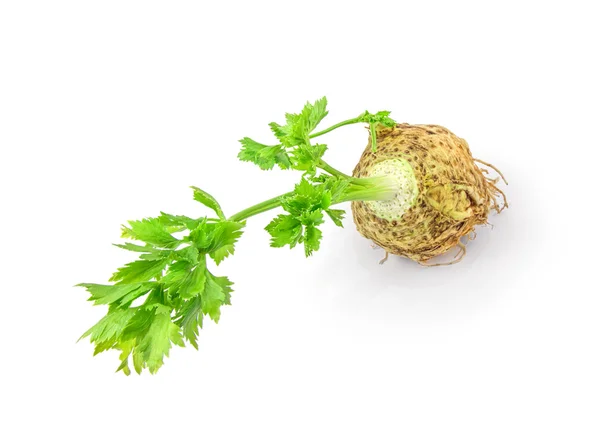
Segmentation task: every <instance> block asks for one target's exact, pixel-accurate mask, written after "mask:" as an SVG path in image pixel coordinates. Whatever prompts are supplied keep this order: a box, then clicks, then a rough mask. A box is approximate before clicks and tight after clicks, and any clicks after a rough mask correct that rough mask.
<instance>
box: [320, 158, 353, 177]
mask: <svg viewBox="0 0 600 436" xmlns="http://www.w3.org/2000/svg"><path fill="white" fill-rule="evenodd" d="M318 167H319V168H321V169H322V170H324V171H327V172H328V173H329V174H331V175H332V176H338V177H342V178H344V179H349V178H351V177H350V176H349V175H347V174H344V173H342V172H341V171H338V170H336V169H335V168H334V167H332V166H331V165H329V164H328V163H327V162H325V161H324V160H323V159H321V160H319V163H318Z"/></svg>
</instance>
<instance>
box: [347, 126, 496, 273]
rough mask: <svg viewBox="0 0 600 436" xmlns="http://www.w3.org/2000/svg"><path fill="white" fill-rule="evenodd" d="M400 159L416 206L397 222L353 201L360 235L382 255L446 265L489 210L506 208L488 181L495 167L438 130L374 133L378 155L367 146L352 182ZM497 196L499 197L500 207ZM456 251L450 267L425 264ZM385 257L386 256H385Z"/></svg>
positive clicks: (462, 248) (422, 128) (403, 129)
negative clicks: (413, 186)
mask: <svg viewBox="0 0 600 436" xmlns="http://www.w3.org/2000/svg"><path fill="white" fill-rule="evenodd" d="M388 159H404V160H406V161H407V162H408V163H409V164H410V165H411V167H412V169H413V171H414V172H415V176H416V178H417V182H418V188H419V194H418V196H417V199H416V202H415V204H414V205H413V206H412V207H411V208H410V209H409V210H408V211H407V212H405V213H404V215H402V216H401V217H399V218H398V219H395V220H389V219H383V218H380V217H378V216H377V215H375V213H374V212H373V210H372V209H371V208H370V206H369V205H368V204H367V203H364V202H353V203H352V214H353V216H354V223H355V224H356V228H357V229H358V231H359V233H360V234H361V235H363V236H364V237H366V238H368V239H371V240H372V241H373V242H374V243H375V244H376V245H378V246H380V247H382V248H383V249H384V250H385V251H386V253H390V254H395V255H398V256H404V257H407V258H409V259H412V260H414V261H416V262H419V263H420V264H422V265H426V266H437V265H450V264H453V263H457V262H459V261H460V260H461V259H462V258H463V257H464V255H465V253H466V247H465V246H464V244H463V243H462V242H461V238H462V237H463V236H468V237H469V239H470V237H471V235H472V234H474V232H475V230H474V229H475V226H477V225H482V224H486V223H487V220H488V215H489V212H490V210H492V209H494V210H495V211H496V212H498V213H500V212H501V211H502V210H503V209H504V208H506V207H508V203H507V200H506V196H505V195H504V192H502V190H500V188H498V187H497V186H496V184H497V182H498V181H499V180H498V179H496V180H494V179H492V178H491V177H488V176H486V174H489V173H488V170H487V169H485V168H480V167H479V166H478V165H477V163H479V164H481V165H484V166H487V167H488V168H491V169H493V170H494V171H495V172H496V173H498V175H499V176H500V178H502V180H503V181H504V182H505V183H506V179H505V178H504V176H503V175H502V173H501V172H500V171H499V170H498V169H497V168H496V167H494V166H493V165H491V164H489V163H487V162H484V161H481V160H479V159H475V158H473V156H472V155H471V152H470V150H469V146H468V144H467V142H466V141H465V140H464V139H461V138H459V137H457V136H456V135H454V134H453V133H452V132H450V131H449V130H448V129H446V128H444V127H442V126H436V125H410V124H398V125H396V126H395V127H392V128H386V127H382V128H378V129H377V150H376V151H375V152H372V151H371V142H370V138H369V142H368V145H367V147H366V148H365V151H364V152H363V154H362V157H361V159H360V161H359V163H358V164H357V166H356V168H355V169H354V171H353V173H352V175H353V176H354V177H368V176H369V174H370V170H371V169H372V168H373V166H374V165H376V164H377V163H379V162H381V161H384V160H388ZM496 197H499V198H502V203H503V204H502V206H500V205H499V203H498V200H497V198H496ZM455 246H458V247H459V248H460V251H459V253H458V255H460V257H457V258H456V259H455V260H453V261H452V262H449V263H446V264H433V265H432V264H430V263H428V262H427V261H429V260H430V259H432V258H433V257H435V256H438V255H440V254H443V253H446V252H448V251H449V250H450V249H452V248H453V247H455ZM386 258H387V257H386Z"/></svg>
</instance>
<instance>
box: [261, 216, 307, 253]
mask: <svg viewBox="0 0 600 436" xmlns="http://www.w3.org/2000/svg"><path fill="white" fill-rule="evenodd" d="M265 230H266V231H267V232H269V234H270V235H271V247H283V246H285V245H289V246H290V248H294V247H295V246H296V244H298V242H299V241H300V239H301V237H302V224H301V223H300V221H299V220H297V219H296V218H294V217H293V216H292V215H278V216H277V217H276V218H274V219H273V220H272V221H271V222H270V223H269V224H268V225H267V227H265Z"/></svg>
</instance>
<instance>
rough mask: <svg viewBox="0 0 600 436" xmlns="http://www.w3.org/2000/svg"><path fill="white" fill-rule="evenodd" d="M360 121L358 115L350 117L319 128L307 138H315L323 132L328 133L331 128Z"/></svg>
mask: <svg viewBox="0 0 600 436" xmlns="http://www.w3.org/2000/svg"><path fill="white" fill-rule="evenodd" d="M360 122H361V121H360V117H356V118H350V119H349V120H346V121H342V122H340V123H337V124H334V125H333V126H331V127H328V128H326V129H325V130H321V131H320V132H317V133H313V134H312V135H310V136H309V138H316V137H317V136H321V135H324V134H325V133H329V132H331V131H332V130H335V129H337V128H338V127H342V126H347V125H348V124H356V123H360Z"/></svg>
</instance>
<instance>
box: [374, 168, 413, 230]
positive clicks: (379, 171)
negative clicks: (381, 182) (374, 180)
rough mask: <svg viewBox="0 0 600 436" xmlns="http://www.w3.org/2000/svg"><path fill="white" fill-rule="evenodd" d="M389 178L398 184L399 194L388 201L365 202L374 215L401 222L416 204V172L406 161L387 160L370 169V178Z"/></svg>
mask: <svg viewBox="0 0 600 436" xmlns="http://www.w3.org/2000/svg"><path fill="white" fill-rule="evenodd" d="M377 176H388V177H390V176H391V177H393V178H395V179H396V181H397V182H398V186H399V188H398V193H397V194H396V196H395V197H394V198H393V199H392V200H388V201H365V204H366V205H367V206H368V207H369V209H371V211H372V212H373V214H375V215H376V216H377V217H379V218H383V219H385V220H388V221H394V220H399V219H400V218H402V215H404V213H405V212H406V211H407V210H408V209H410V207H411V206H413V205H414V204H415V200H416V199H417V196H418V195H419V187H418V184H417V179H416V177H415V172H414V171H413V169H412V167H411V166H410V164H409V163H408V162H407V161H406V160H404V159H387V160H383V161H381V162H378V163H376V164H375V165H373V167H372V168H371V169H370V171H369V174H368V177H377Z"/></svg>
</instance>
